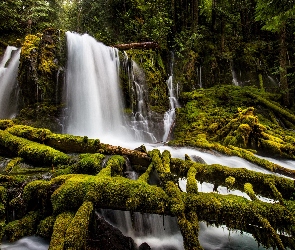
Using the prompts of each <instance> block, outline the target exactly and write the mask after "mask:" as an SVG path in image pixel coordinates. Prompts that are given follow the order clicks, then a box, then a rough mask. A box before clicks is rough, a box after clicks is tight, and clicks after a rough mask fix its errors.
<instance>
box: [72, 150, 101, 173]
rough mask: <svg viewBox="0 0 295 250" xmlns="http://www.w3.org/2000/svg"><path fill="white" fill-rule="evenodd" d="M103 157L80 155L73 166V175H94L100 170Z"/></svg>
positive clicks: (98, 155) (99, 155) (97, 154)
mask: <svg viewBox="0 0 295 250" xmlns="http://www.w3.org/2000/svg"><path fill="white" fill-rule="evenodd" d="M104 158H105V156H104V155H102V154H99V153H96V154H81V155H80V156H79V162H78V163H77V164H76V165H75V166H73V168H72V169H73V171H74V172H75V173H84V174H92V175H95V174H97V173H98V172H99V171H100V170H101V164H102V160H103V159H104Z"/></svg>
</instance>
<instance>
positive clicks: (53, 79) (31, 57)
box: [18, 29, 66, 131]
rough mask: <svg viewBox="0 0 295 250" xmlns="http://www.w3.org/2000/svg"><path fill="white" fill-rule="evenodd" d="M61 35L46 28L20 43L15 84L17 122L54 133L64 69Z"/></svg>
mask: <svg viewBox="0 0 295 250" xmlns="http://www.w3.org/2000/svg"><path fill="white" fill-rule="evenodd" d="M64 43H65V36H64V32H61V31H59V30H55V29H47V30H45V31H44V33H43V34H37V35H28V36H26V37H25V40H24V42H23V44H22V52H21V58H20V66H19V72H18V84H19V89H20V95H19V100H18V106H19V115H18V119H20V120H23V121H24V122H25V123H27V124H34V125H35V126H38V127H48V128H51V129H53V130H55V131H58V130H59V129H60V128H59V126H58V121H57V118H58V117H59V116H60V113H61V105H62V87H63V82H64V69H65V53H66V51H65V47H64Z"/></svg>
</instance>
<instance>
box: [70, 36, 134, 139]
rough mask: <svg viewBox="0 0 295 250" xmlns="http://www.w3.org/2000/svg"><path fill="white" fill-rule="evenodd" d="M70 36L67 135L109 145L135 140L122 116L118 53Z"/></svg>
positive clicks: (112, 49) (88, 39)
mask: <svg viewBox="0 0 295 250" xmlns="http://www.w3.org/2000/svg"><path fill="white" fill-rule="evenodd" d="M66 35H67V44H68V45H67V48H68V61H67V74H66V107H67V109H66V124H65V132H66V133H69V134H74V135H83V136H85V135H86V136H88V137H91V138H99V139H101V140H102V141H104V140H105V141H107V142H109V140H110V138H116V139H118V140H122V141H123V140H132V136H131V133H130V132H129V131H128V129H127V128H126V127H125V126H124V118H123V115H122V113H123V112H122V111H123V105H122V97H121V93H120V87H119V56H118V50H117V49H115V48H111V47H107V46H105V45H103V44H102V43H99V42H97V41H96V40H95V39H94V38H92V37H90V36H89V35H87V34H84V35H78V34H74V33H71V32H66Z"/></svg>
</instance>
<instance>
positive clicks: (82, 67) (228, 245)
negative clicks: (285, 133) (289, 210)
mask: <svg viewBox="0 0 295 250" xmlns="http://www.w3.org/2000/svg"><path fill="white" fill-rule="evenodd" d="M67 42H68V63H67V69H66V72H67V73H66V90H65V101H66V109H65V116H66V119H65V131H64V132H65V133H70V134H74V135H82V136H85V135H86V136H88V137H90V138H99V139H100V140H101V141H102V142H104V143H110V144H113V145H118V146H119V145H120V146H123V147H126V148H130V149H134V148H136V147H138V146H140V145H141V144H143V143H145V145H146V148H147V149H148V150H152V149H153V148H158V149H159V150H160V151H163V150H166V149H167V150H169V151H170V152H171V155H172V157H177V158H182V159H183V158H184V156H185V154H188V155H190V156H192V157H193V156H199V157H201V158H202V159H203V160H204V161H205V162H206V163H208V164H213V163H218V164H221V165H225V166H229V167H239V168H241V167H244V168H247V169H250V170H255V171H259V172H263V173H269V172H268V171H266V170H264V169H262V168H259V167H257V166H256V165H254V164H252V163H249V162H247V161H246V160H243V159H241V158H238V157H229V156H224V155H212V154H208V153H204V152H201V151H198V150H196V149H191V148H177V149H175V148H171V147H167V146H163V145H155V144H148V143H147V142H146V141H141V142H136V138H138V135H136V133H140V131H143V129H137V128H136V127H135V128H134V127H133V128H130V127H128V124H130V121H129V122H128V121H126V119H125V118H124V116H123V109H124V107H123V102H122V93H121V90H120V87H119V66H120V65H119V57H118V51H117V50H116V49H114V48H110V47H107V46H105V45H103V44H101V43H99V42H97V41H96V40H94V39H93V38H92V37H90V36H88V35H82V36H81V35H78V34H74V33H71V32H67ZM17 54H19V51H18V53H15V56H16V55H17ZM18 56H19V55H18ZM3 60H4V59H3ZM3 60H2V62H1V67H2V68H4V66H3V65H6V62H5V63H4V62H3ZM5 60H6V59H5ZM16 61H17V60H16ZM2 63H3V65H2ZM10 65H11V67H12V65H14V67H16V65H17V62H14V56H13V58H12V59H11V61H10V63H9V66H8V68H9V67H10ZM2 68H1V69H2ZM16 69H17V68H14V70H15V71H17V70H16ZM6 70H8V69H5V70H4V71H6ZM1 77H2V76H1ZM1 79H2V78H1ZM135 82H136V81H135ZM0 84H1V85H0V88H2V87H1V86H2V84H3V81H1V83H0ZM167 85H168V89H169V91H171V93H170V97H173V98H174V99H173V98H172V99H170V110H173V109H174V111H175V107H177V102H176V101H175V100H176V98H175V94H174V93H173V78H172V77H171V78H170V79H169V80H168V81H167ZM135 91H136V95H137V96H138V97H139V98H138V99H137V102H138V103H137V109H136V112H138V113H140V112H142V113H144V112H145V111H144V110H143V108H144V107H143V106H141V103H140V100H142V99H143V93H142V92H141V91H142V89H141V86H137V85H136V84H135ZM1 93H4V92H3V91H1V92H0V96H1ZM5 95H7V89H5ZM141 96H142V97H141ZM0 101H1V98H0ZM0 107H1V110H2V106H0ZM169 115H171V113H169ZM174 115H175V114H174ZM167 116H168V115H167ZM171 116H172V115H171ZM143 117H147V116H145V115H144V114H143ZM167 124H168V125H169V126H171V122H169V123H168V118H167ZM168 125H166V128H165V129H164V131H165V135H164V136H163V140H164V139H165V141H166V140H167V138H165V137H168V135H167V134H169V132H168V133H167V131H168V130H170V129H168ZM135 130H136V131H135ZM142 138H144V137H142ZM269 160H272V161H273V159H269ZM278 164H280V165H282V166H285V167H288V168H295V162H294V161H279V162H278ZM179 184H180V187H181V189H182V190H183V191H185V188H186V182H185V180H180V182H179ZM199 190H200V191H202V192H212V190H213V186H212V185H211V184H208V183H203V184H202V185H199ZM218 192H220V193H224V194H227V193H228V190H227V189H226V188H225V187H219V188H218ZM233 194H236V195H242V196H244V197H246V198H249V197H247V195H246V194H244V193H242V192H237V191H234V192H233ZM270 202H271V201H270ZM109 213H110V212H109V211H102V214H104V216H105V218H106V219H107V220H109V222H110V223H112V224H113V225H116V226H117V227H118V228H119V229H120V230H121V231H122V232H123V233H124V234H125V235H127V236H131V237H132V238H133V239H134V240H135V242H136V243H137V244H138V245H140V244H141V243H142V242H147V243H148V244H149V245H150V246H151V247H152V249H157V250H159V249H177V250H182V249H183V243H182V236H181V234H180V231H179V229H178V226H177V223H176V219H175V218H173V217H169V216H165V217H164V219H163V216H160V215H151V214H140V213H134V214H133V215H131V214H130V213H129V212H122V211H116V212H114V211H113V212H111V213H112V216H109ZM132 221H133V223H132ZM134 222H135V223H134ZM200 228H201V230H200V235H199V239H200V243H201V245H202V246H203V247H204V249H206V250H213V249H216V250H217V249H232V250H238V249H245V250H246V249H248V250H249V249H264V248H262V247H258V244H257V243H256V242H255V240H254V239H253V237H251V236H250V235H248V234H246V233H243V234H241V233H240V232H239V231H237V232H229V231H228V230H227V229H226V228H225V227H224V228H222V227H219V228H216V227H211V226H206V224H205V223H200ZM1 249H10V250H20V249H22V250H26V249H31V250H35V249H41V250H42V249H48V242H45V241H43V240H42V239H40V238H38V237H24V238H23V239H21V240H19V241H17V242H15V243H7V242H4V243H3V244H2V246H1Z"/></svg>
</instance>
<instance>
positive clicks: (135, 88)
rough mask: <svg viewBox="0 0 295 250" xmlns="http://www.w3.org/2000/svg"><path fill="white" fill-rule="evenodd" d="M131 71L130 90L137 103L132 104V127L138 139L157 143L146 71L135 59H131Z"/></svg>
mask: <svg viewBox="0 0 295 250" xmlns="http://www.w3.org/2000/svg"><path fill="white" fill-rule="evenodd" d="M129 71H130V74H129V78H130V79H129V85H130V90H131V92H132V95H133V96H134V97H133V98H134V100H135V104H133V105H132V106H133V107H132V111H133V112H132V117H131V128H132V130H133V131H134V133H135V138H136V140H137V141H141V142H142V141H145V142H150V143H155V142H157V139H156V138H155V136H154V134H153V133H152V129H151V122H150V119H149V110H148V103H147V96H148V93H147V86H146V82H145V73H144V71H143V70H142V69H141V68H140V67H139V66H138V65H137V63H136V62H134V61H131V69H129Z"/></svg>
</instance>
